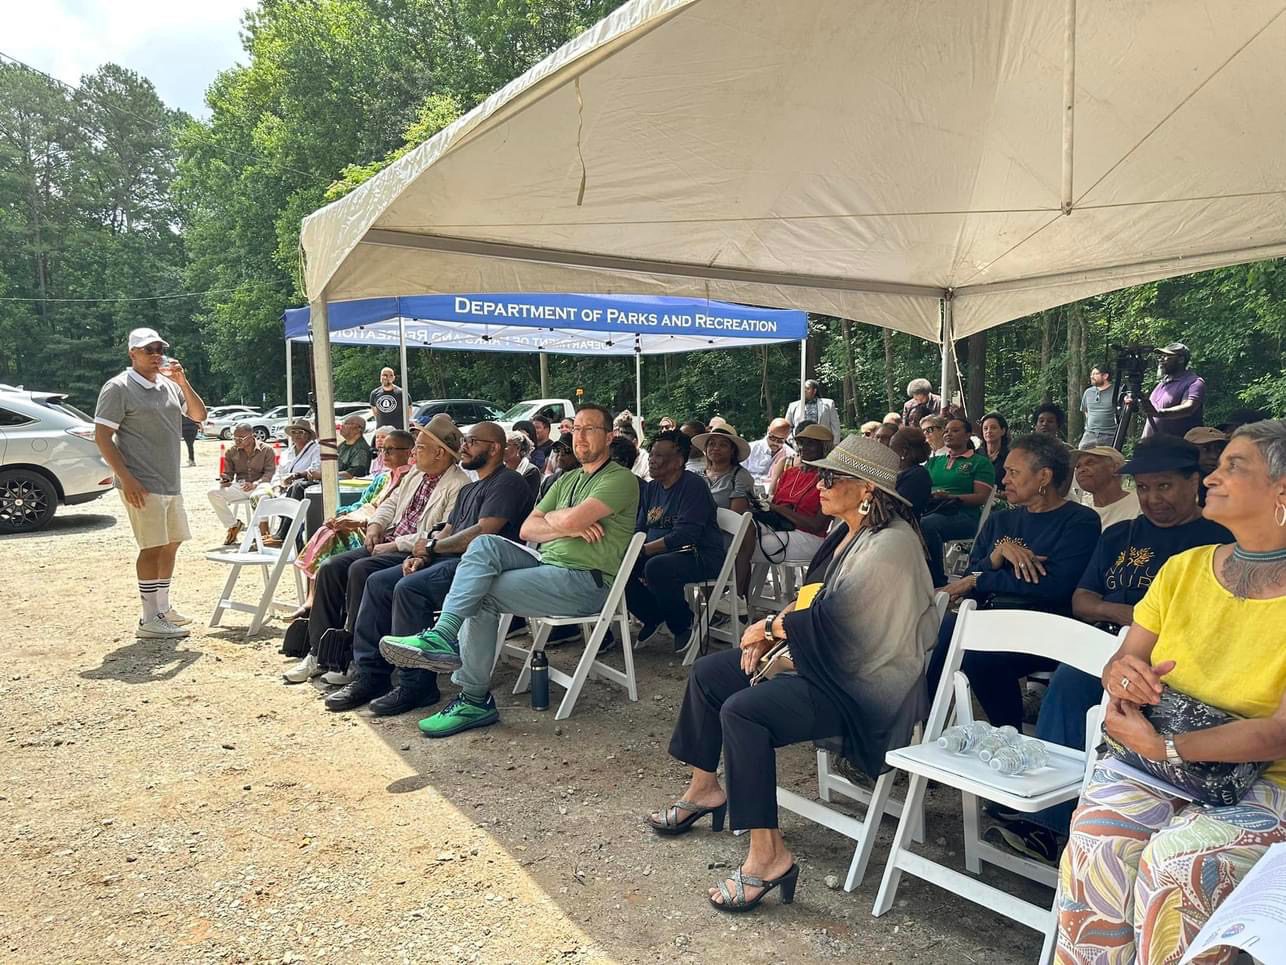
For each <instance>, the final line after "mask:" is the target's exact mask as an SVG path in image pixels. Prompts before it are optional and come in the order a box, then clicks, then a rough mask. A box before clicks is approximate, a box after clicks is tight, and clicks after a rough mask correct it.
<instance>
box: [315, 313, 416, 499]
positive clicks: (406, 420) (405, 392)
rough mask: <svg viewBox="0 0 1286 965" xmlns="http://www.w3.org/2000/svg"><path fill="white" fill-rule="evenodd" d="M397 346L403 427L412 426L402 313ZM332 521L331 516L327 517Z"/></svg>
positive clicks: (398, 320) (399, 319)
mask: <svg viewBox="0 0 1286 965" xmlns="http://www.w3.org/2000/svg"><path fill="white" fill-rule="evenodd" d="M397 346H398V351H399V352H400V354H401V358H402V401H403V402H405V403H406V409H405V411H404V412H403V413H402V425H403V427H409V426H410V425H411V384H410V383H409V382H407V380H406V316H405V315H403V314H402V313H401V312H398V315H397ZM326 518H327V519H330V517H329V516H327V517H326Z"/></svg>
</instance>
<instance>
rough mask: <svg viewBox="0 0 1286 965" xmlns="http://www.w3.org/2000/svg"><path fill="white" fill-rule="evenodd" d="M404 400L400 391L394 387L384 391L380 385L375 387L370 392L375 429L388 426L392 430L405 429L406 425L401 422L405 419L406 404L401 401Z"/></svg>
mask: <svg viewBox="0 0 1286 965" xmlns="http://www.w3.org/2000/svg"><path fill="white" fill-rule="evenodd" d="M405 398H406V397H405V396H404V395H403V394H402V390H401V389H400V388H398V387H397V386H396V385H395V386H393V388H391V389H385V388H384V386H382V385H378V386H376V387H375V390H374V391H373V392H371V407H372V408H373V409H375V428H377V429H378V428H379V427H380V426H389V427H390V428H393V429H405V428H406V423H405V422H404V421H403V420H404V419H405V417H406V403H405V402H404V401H403V399H405Z"/></svg>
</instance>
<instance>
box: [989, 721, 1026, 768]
mask: <svg viewBox="0 0 1286 965" xmlns="http://www.w3.org/2000/svg"><path fill="white" fill-rule="evenodd" d="M1021 739H1022V738H1021V737H1019V736H1018V731H1016V730H1014V729H1013V728H1012V727H1010V728H1008V731H1006V729H1005V728H1003V727H997V728H996V729H995V730H993V731H992V732H991V733H990V734H988V735H987V736H986V737H985V738H984V739H983V740H981V741H979V742H978V760H980V761H982V762H983V763H984V764H987V763H989V762H990V761H991V759H992V758H993V757H994V756H995V755H996V752H997V751H999V750H1000V749H1001V748H1003V747H1010V746H1012V745H1014V744H1016V743H1018V742H1019V741H1020V740H1021Z"/></svg>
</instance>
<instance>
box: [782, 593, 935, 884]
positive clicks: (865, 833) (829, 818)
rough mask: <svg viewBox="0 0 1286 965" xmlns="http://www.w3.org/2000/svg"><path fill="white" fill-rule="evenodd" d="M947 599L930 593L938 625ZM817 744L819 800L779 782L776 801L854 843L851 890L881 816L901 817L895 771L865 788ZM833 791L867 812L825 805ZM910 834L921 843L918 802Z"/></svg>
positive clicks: (914, 736)
mask: <svg viewBox="0 0 1286 965" xmlns="http://www.w3.org/2000/svg"><path fill="white" fill-rule="evenodd" d="M948 602H949V597H948V596H947V595H946V594H945V593H935V594H934V596H933V607H934V610H935V611H936V613H937V617H938V623H939V624H941V623H942V617H943V615H944V614H945V613H946V612H947V604H948ZM922 730H923V721H919V722H917V723H916V725H915V728H914V730H913V731H912V735H911V739H912V740H919V737H920V733H921V732H922ZM816 746H817V797H818V799H819V800H817V801H814V800H812V799H811V798H808V797H805V796H804V795H802V794H799V793H797V792H795V791H792V790H789V789H788V788H784V787H782V786H781V785H778V786H777V804H778V806H779V807H783V808H785V809H786V810H787V811H790V812H792V813H794V814H798V815H799V816H800V817H801V818H807V819H808V820H810V821H813V822H815V823H817V824H820V825H822V826H824V827H828V828H830V829H831V830H832V831H838V832H839V833H840V834H842V835H844V836H845V837H847V838H852V839H853V841H854V842H856V846H855V847H854V849H853V859H852V860H851V861H850V862H849V865H848V874H847V875H846V876H845V878H844V890H845V891H852V890H853V889H854V888H856V887H857V886H858V885H860V884H861V883H862V879H863V878H864V877H865V875H866V866H867V863H868V862H869V861H870V860H871V851H872V849H874V847H875V839H876V837H877V836H878V834H879V830H880V821H881V819H882V818H883V817H884V815H886V814H889V815H892V816H893V817H901V816H902V814H903V808H904V806H905V805H904V802H903V801H898V800H896V799H894V798H893V797H892V791H893V780H894V778H895V777H896V776H897V771H896V770H895V769H893V768H889V769H888V770H886V771H885V772H884V773H883V774H881V775H880V776H879V777H878V778H877V779H876V781H875V788H874V789H873V790H867V789H866V788H865V787H863V786H862V785H860V784H855V783H854V782H853V781H850V780H849V779H848V778H847V777H845V776H844V775H842V774H840V773H838V772H836V771H835V770H833V769H832V766H831V752H830V750H829V749H828V748H827V746H826V742H823V741H818V742H816ZM836 794H838V795H840V796H841V797H846V798H848V799H849V800H851V801H856V802H857V803H859V804H864V805H866V814H865V815H864V816H863V817H861V818H857V817H854V816H852V815H850V814H847V813H845V812H843V811H837V810H836V809H835V808H831V807H827V805H828V804H830V803H831V802H832V799H833V795H836ZM913 837H914V839H915V841H916V842H921V843H922V842H923V841H924V807H923V804H921V806H920V809H919V812H918V815H917V820H916V826H915V830H914V831H913Z"/></svg>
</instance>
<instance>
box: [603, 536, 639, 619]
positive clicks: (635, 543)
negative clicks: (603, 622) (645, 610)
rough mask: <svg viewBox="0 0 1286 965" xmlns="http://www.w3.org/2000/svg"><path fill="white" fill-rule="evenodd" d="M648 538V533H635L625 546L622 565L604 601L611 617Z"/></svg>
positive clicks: (606, 611)
mask: <svg viewBox="0 0 1286 965" xmlns="http://www.w3.org/2000/svg"><path fill="white" fill-rule="evenodd" d="M646 539H647V534H646V533H635V534H634V535H633V536H632V537H631V538H630V543H629V545H628V546H627V547H625V555H624V556H623V557H622V558H621V566H620V568H619V569H618V570H617V571H616V578H615V579H613V580H612V589H611V591H610V592H609V593H608V594H607V599H606V600H604V601H603V611H602V612H603V613H604V614H606V615H607V616H608V617H609V618H610V617H611V616H612V614H614V613H615V612H616V608H617V607H618V606H619V605H620V602H621V597H622V596H623V595H624V594H625V584H626V583H627V582H629V578H630V574H631V573H633V572H634V564H635V563H636V562H637V561H638V558H639V553H640V552H642V550H643V541H644V540H646Z"/></svg>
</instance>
